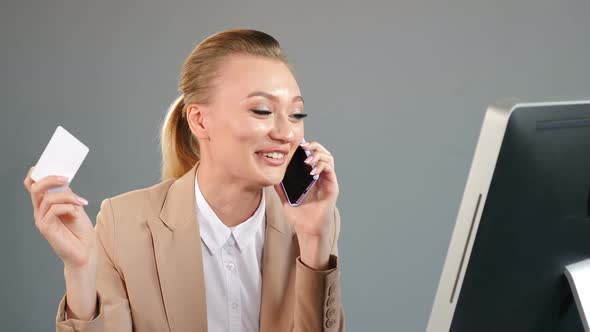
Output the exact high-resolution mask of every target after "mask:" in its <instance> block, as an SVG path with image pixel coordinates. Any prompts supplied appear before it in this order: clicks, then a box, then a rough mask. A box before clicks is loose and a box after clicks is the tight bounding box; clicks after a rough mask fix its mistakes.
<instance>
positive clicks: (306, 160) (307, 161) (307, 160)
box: [305, 156, 313, 164]
mask: <svg viewBox="0 0 590 332" xmlns="http://www.w3.org/2000/svg"><path fill="white" fill-rule="evenodd" d="M312 159H313V156H309V157H307V159H305V163H306V164H309V162H310V161H311V160H312Z"/></svg>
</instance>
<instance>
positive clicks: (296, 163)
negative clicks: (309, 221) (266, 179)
mask: <svg viewBox="0 0 590 332" xmlns="http://www.w3.org/2000/svg"><path fill="white" fill-rule="evenodd" d="M301 143H305V140H303V141H302V142H301ZM309 155H311V152H310V151H305V150H303V148H302V147H301V146H297V149H296V150H295V154H293V157H292V158H291V161H290V162H289V165H287V171H286V172H285V177H284V178H283V181H282V182H281V186H282V187H283V192H284V193H285V196H286V197H287V200H288V201H289V204H290V205H291V206H299V205H300V204H301V202H303V199H304V198H305V195H307V193H308V192H309V190H310V189H311V188H312V187H313V185H314V184H315V183H316V182H317V180H318V179H319V178H320V176H319V174H316V175H310V174H309V173H310V172H311V170H312V168H313V167H312V166H310V165H308V164H306V163H305V159H307V157H308V156H309Z"/></svg>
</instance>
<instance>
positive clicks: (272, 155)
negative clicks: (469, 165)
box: [260, 152, 285, 159]
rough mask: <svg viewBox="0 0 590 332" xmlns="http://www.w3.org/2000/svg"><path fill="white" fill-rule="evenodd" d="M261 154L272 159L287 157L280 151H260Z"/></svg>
mask: <svg viewBox="0 0 590 332" xmlns="http://www.w3.org/2000/svg"><path fill="white" fill-rule="evenodd" d="M260 154H261V155H263V156H265V157H266V158H270V159H283V158H284V157H285V154H284V153H280V152H265V153H263V152H260Z"/></svg>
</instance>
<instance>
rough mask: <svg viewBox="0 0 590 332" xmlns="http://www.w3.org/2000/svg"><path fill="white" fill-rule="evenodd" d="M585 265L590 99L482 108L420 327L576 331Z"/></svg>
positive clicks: (463, 331) (433, 330)
mask: <svg viewBox="0 0 590 332" xmlns="http://www.w3.org/2000/svg"><path fill="white" fill-rule="evenodd" d="M587 259H590V100H588V101H551V102H535V103H530V102H529V103H525V102H500V103H497V104H495V105H492V106H490V107H489V108H488V110H487V112H486V114H485V118H484V122H483V126H482V129H481V132H480V136H479V140H478V143H477V147H476V150H475V154H474V157H473V161H472V165H471V169H470V171H469V176H468V178H467V183H466V186H465V191H464V194H463V198H462V201H461V206H460V208H459V213H458V216H457V220H456V224H455V228H454V231H453V234H452V237H451V242H450V245H449V248H448V252H447V256H446V260H445V263H444V267H443V271H442V275H441V278H440V281H439V286H438V290H437V293H436V297H435V301H434V305H433V308H432V312H431V315H430V319H429V322H428V326H427V331H428V332H443V331H444V332H446V331H452V332H486V331H494V332H510V331H518V332H529V331H530V332H545V331H547V332H561V331H568V332H569V331H584V323H586V324H587V321H585V318H584V314H583V312H582V309H584V307H583V306H582V305H581V303H583V302H584V301H588V300H589V297H588V295H587V294H585V295H586V296H585V297H584V298H582V293H583V290H584V292H586V293H587V292H588V288H589V287H590V274H588V271H590V260H588V261H587ZM578 262H581V263H578ZM575 263H578V264H577V265H570V264H575ZM566 266H570V267H572V266H575V267H576V268H580V269H579V270H580V271H581V272H583V273H582V274H581V275H580V276H577V278H578V283H577V286H578V287H577V288H576V287H573V286H575V285H574V283H573V280H568V278H566V274H565V271H566V270H565V268H566ZM572 270H575V269H572ZM584 273H586V274H585V277H584ZM569 277H570V279H573V276H571V275H570V276H569ZM580 278H582V280H583V279H585V280H586V282H585V283H584V282H579V280H580ZM572 289H573V290H575V291H574V292H573V293H572ZM578 290H579V291H580V294H578ZM585 310H586V311H587V313H588V311H590V308H588V307H585ZM580 313H582V315H580ZM586 328H587V327H586Z"/></svg>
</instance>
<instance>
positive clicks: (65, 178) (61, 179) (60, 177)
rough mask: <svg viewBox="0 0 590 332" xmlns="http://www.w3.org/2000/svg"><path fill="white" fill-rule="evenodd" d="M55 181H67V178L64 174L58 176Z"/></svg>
mask: <svg viewBox="0 0 590 332" xmlns="http://www.w3.org/2000/svg"><path fill="white" fill-rule="evenodd" d="M57 181H59V182H68V178H67V177H65V176H58V177H57Z"/></svg>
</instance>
